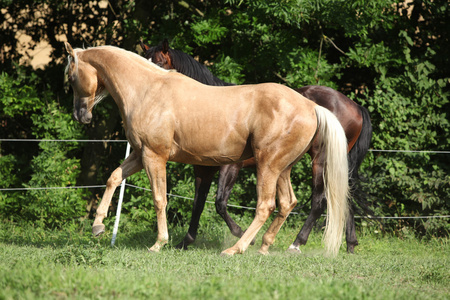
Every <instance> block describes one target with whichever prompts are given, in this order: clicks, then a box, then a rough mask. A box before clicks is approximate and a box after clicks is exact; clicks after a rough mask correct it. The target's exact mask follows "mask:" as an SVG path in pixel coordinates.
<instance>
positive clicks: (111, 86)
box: [91, 53, 156, 122]
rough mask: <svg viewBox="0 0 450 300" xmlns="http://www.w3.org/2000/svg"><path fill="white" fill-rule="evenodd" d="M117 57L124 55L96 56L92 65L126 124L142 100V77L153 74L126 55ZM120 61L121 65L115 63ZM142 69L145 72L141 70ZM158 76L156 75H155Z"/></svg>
mask: <svg viewBox="0 0 450 300" xmlns="http://www.w3.org/2000/svg"><path fill="white" fill-rule="evenodd" d="M116 55H123V54H121V53H117V54H114V57H113V56H111V57H110V56H107V55H102V56H96V57H95V61H92V60H91V63H92V65H93V66H94V67H95V68H96V69H97V72H98V76H99V77H100V78H101V80H102V81H103V83H104V85H105V88H106V89H107V90H108V93H109V94H110V95H111V97H112V98H113V99H114V101H115V102H116V104H117V106H118V108H119V110H120V113H121V115H122V118H123V121H124V122H126V119H127V116H128V115H129V113H130V111H132V110H133V109H135V108H136V105H137V104H139V103H138V101H137V99H141V98H142V97H140V96H139V93H141V92H142V90H143V88H142V87H143V86H147V87H148V84H147V85H140V76H138V74H142V72H151V71H149V70H148V68H143V67H142V66H141V64H139V63H136V62H135V61H133V60H132V59H131V58H129V57H128V56H126V55H123V57H120V58H117V57H116ZM115 61H120V62H121V63H115ZM140 68H142V69H143V70H140ZM155 76H156V75H155Z"/></svg>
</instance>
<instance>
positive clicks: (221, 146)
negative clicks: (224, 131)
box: [169, 139, 253, 166]
mask: <svg viewBox="0 0 450 300" xmlns="http://www.w3.org/2000/svg"><path fill="white" fill-rule="evenodd" d="M252 156H253V153H252V149H251V145H250V142H249V141H245V142H234V143H233V142H230V141H228V142H226V141H225V142H214V139H212V140H210V141H203V142H200V141H199V142H197V143H195V142H193V143H192V144H189V143H187V142H180V143H174V145H173V147H172V149H171V153H170V157H169V160H170V161H174V162H180V163H186V164H193V165H203V166H221V165H226V164H231V163H234V162H238V161H242V160H245V159H248V158H250V157H252Z"/></svg>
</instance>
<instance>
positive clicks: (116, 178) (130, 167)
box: [92, 151, 142, 236]
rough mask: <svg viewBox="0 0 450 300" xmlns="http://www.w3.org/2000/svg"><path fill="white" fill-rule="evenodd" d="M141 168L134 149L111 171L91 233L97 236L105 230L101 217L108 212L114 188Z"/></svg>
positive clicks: (139, 159) (138, 156)
mask: <svg viewBox="0 0 450 300" xmlns="http://www.w3.org/2000/svg"><path fill="white" fill-rule="evenodd" d="M140 170H142V161H141V157H140V155H138V154H137V153H136V152H135V151H133V152H131V154H130V155H129V156H128V157H127V158H126V159H125V161H124V162H123V163H122V164H121V165H120V166H119V167H118V168H117V169H115V170H114V172H112V174H111V176H110V177H109V179H108V181H107V182H106V190H105V193H104V194H103V197H102V201H101V202H100V205H99V206H98V208H97V214H96V216H95V220H94V225H93V226H92V233H93V234H94V236H99V235H100V234H102V233H104V232H105V225H103V219H104V218H105V217H106V215H107V214H108V208H109V204H110V203H111V199H112V196H113V194H114V191H115V190H116V188H117V187H118V186H119V185H120V183H121V182H122V181H123V180H124V179H125V178H127V177H128V176H131V175H133V174H134V173H136V172H138V171H140Z"/></svg>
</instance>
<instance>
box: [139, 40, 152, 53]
mask: <svg viewBox="0 0 450 300" xmlns="http://www.w3.org/2000/svg"><path fill="white" fill-rule="evenodd" d="M139 45H141V48H142V51H144V52H147V51H148V49H150V46H147V45H146V44H144V43H143V42H142V41H139Z"/></svg>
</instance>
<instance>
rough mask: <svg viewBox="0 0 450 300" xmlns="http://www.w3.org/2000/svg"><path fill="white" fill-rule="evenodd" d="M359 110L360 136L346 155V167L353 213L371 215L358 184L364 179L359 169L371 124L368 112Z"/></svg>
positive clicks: (370, 136) (371, 212)
mask: <svg viewBox="0 0 450 300" xmlns="http://www.w3.org/2000/svg"><path fill="white" fill-rule="evenodd" d="M359 109H360V111H361V115H362V117H363V125H362V129H361V134H360V135H359V137H358V140H357V141H356V143H355V145H354V146H353V148H352V149H351V150H350V152H349V154H348V166H349V170H350V173H349V184H350V190H351V195H352V198H353V201H352V209H353V213H357V214H362V215H373V211H372V209H371V208H370V203H369V202H368V201H367V199H366V198H367V195H366V193H364V191H363V190H362V188H361V184H360V182H361V181H364V178H362V177H361V176H360V175H359V167H360V166H361V163H362V162H363V160H364V158H365V157H366V154H367V152H368V150H369V147H370V141H371V140H372V123H371V121H370V115H369V111H368V110H367V109H366V108H365V107H362V106H359Z"/></svg>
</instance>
